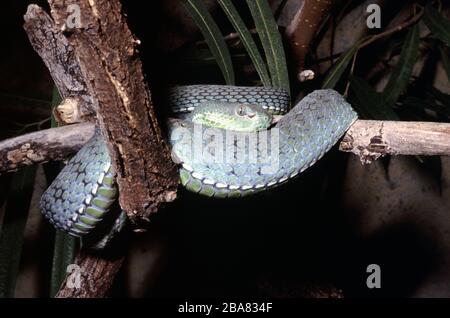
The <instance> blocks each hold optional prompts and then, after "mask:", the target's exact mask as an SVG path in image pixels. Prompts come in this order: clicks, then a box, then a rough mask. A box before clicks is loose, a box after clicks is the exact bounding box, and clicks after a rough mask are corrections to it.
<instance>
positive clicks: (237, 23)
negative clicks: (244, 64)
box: [217, 0, 271, 86]
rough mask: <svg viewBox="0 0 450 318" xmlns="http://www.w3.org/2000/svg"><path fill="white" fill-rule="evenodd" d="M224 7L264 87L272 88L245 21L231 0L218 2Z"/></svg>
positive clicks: (264, 65) (219, 0)
mask: <svg viewBox="0 0 450 318" xmlns="http://www.w3.org/2000/svg"><path fill="white" fill-rule="evenodd" d="M217 1H218V2H219V4H220V6H221V7H222V9H223V11H224V12H225V14H226V15H227V17H228V19H229V20H230V22H231V24H233V27H234V29H235V30H236V32H237V33H238V34H239V37H240V38H241V40H242V43H243V44H244V47H245V49H246V50H247V53H248V55H249V56H250V58H251V60H252V62H253V65H254V66H255V69H256V71H257V72H258V74H259V77H260V78H261V81H262V83H263V85H264V86H271V82H270V77H269V73H268V72H267V67H266V64H265V63H264V61H263V59H262V57H261V54H260V52H259V50H258V47H257V46H256V43H255V41H254V40H253V38H252V35H251V34H250V31H249V30H248V29H247V27H246V26H245V23H244V21H243V20H242V18H241V16H240V15H239V12H238V11H237V10H236V8H235V7H234V5H233V3H232V2H231V0H217Z"/></svg>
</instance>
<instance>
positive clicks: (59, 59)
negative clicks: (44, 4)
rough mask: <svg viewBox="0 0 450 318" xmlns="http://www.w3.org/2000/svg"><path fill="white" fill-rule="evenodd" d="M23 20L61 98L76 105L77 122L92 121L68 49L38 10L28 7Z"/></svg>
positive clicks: (77, 69)
mask: <svg viewBox="0 0 450 318" xmlns="http://www.w3.org/2000/svg"><path fill="white" fill-rule="evenodd" d="M24 20H25V23H24V25H23V27H24V29H25V31H26V33H27V35H28V39H29V40H30V43H31V45H32V46H33V49H34V50H35V51H36V52H37V53H38V54H39V56H40V57H41V58H42V60H43V61H44V63H45V65H46V66H47V68H48V70H49V71H50V74H51V76H52V78H53V80H54V82H55V84H56V87H57V88H58V91H59V93H60V95H61V97H62V98H63V99H66V98H74V99H76V100H77V101H78V103H79V105H78V108H79V110H80V116H79V118H80V121H93V120H95V112H94V109H93V106H92V98H91V96H90V95H89V93H88V91H87V86H86V83H85V80H84V77H83V74H82V73H81V69H80V66H79V64H78V62H77V60H76V57H75V54H74V50H73V48H72V46H71V45H70V44H69V42H68V41H67V39H66V38H65V37H64V35H63V34H62V32H61V31H60V30H57V29H56V27H55V25H54V23H53V20H52V19H51V17H50V16H49V15H48V14H47V13H46V12H45V11H44V10H43V9H42V8H40V7H39V6H37V5H35V4H31V5H29V6H28V9H27V12H26V14H25V15H24Z"/></svg>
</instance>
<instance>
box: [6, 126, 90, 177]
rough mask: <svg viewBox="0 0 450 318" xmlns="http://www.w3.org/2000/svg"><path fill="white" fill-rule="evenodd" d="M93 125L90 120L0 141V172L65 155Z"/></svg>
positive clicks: (78, 145) (74, 149) (77, 147)
mask: <svg viewBox="0 0 450 318" xmlns="http://www.w3.org/2000/svg"><path fill="white" fill-rule="evenodd" d="M94 129H95V127H94V124H93V123H83V124H77V125H73V126H64V127H59V128H53V129H46V130H41V131H38V132H34V133H30V134H26V135H22V136H19V137H16V138H11V139H7V140H5V141H1V142H0V174H2V173H5V172H10V171H15V170H17V169H18V168H21V167H23V166H29V165H33V164H38V163H44V162H47V161H50V160H53V161H60V160H64V159H67V157H68V156H70V155H71V154H73V153H75V152H77V151H78V150H80V148H81V147H82V146H83V145H84V144H85V143H86V142H87V141H88V140H89V139H90V138H91V137H92V136H93V135H94Z"/></svg>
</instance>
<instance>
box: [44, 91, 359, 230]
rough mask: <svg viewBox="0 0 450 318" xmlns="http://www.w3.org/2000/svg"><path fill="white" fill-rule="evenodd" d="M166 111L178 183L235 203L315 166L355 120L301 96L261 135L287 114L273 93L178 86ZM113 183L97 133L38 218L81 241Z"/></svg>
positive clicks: (328, 102) (331, 96)
mask: <svg viewBox="0 0 450 318" xmlns="http://www.w3.org/2000/svg"><path fill="white" fill-rule="evenodd" d="M170 103H171V108H172V110H173V111H174V113H179V114H181V115H182V116H183V119H177V120H172V121H169V133H170V137H171V140H170V143H171V146H172V157H173V159H174V161H176V162H177V163H179V164H180V166H181V167H180V181H181V183H182V184H183V186H185V187H186V188H187V189H188V190H190V191H194V192H197V193H199V194H202V195H207V196H211V197H239V196H244V195H248V194H252V193H255V192H259V191H262V190H266V189H270V188H271V187H275V186H278V185H280V184H282V183H284V182H286V181H287V180H289V179H291V178H293V177H295V176H296V175H298V174H299V173H301V172H302V171H303V170H305V169H306V168H308V167H310V166H311V165H313V164H314V163H315V162H316V161H317V160H319V159H320V158H321V157H322V156H323V155H324V154H325V153H326V152H327V151H328V150H329V149H330V148H331V147H332V146H333V145H334V144H335V143H336V142H337V141H338V140H339V138H341V137H342V135H343V134H344V133H345V131H346V130H347V129H348V128H349V126H350V125H351V124H352V123H353V122H354V121H355V120H356V118H357V115H356V113H355V112H354V111H353V109H352V108H351V106H350V105H349V104H348V103H347V102H346V101H345V100H344V98H343V97H342V96H341V95H340V94H338V93H337V92H335V91H332V90H318V91H314V92H313V93H311V94H310V95H308V96H306V97H305V98H304V99H303V100H302V101H301V102H300V103H298V104H297V105H296V106H295V107H294V108H292V109H291V110H290V111H289V112H288V113H287V114H286V115H284V116H283V117H282V118H281V119H280V120H279V121H278V123H277V124H276V125H275V127H273V128H272V129H269V130H267V128H268V127H269V126H270V124H271V123H270V122H271V119H272V116H271V115H272V114H285V113H286V112H287V111H288V108H289V104H290V101H289V95H288V94H287V93H286V92H284V91H283V90H280V89H275V88H267V87H236V86H219V85H192V86H179V87H176V88H174V89H173V91H172V93H171V96H170ZM249 127H250V128H249ZM114 179H115V174H114V170H113V168H112V166H111V161H110V158H109V155H108V152H107V149H106V145H105V143H104V141H103V139H102V137H101V135H100V134H99V133H98V132H97V133H96V134H95V136H94V137H93V138H92V139H91V140H90V141H89V142H88V143H87V144H86V145H85V146H84V147H83V148H82V149H81V150H80V151H79V152H78V153H77V154H76V155H75V156H74V157H73V158H72V159H71V160H70V161H69V163H68V164H67V165H66V166H65V167H64V169H63V170H62V171H61V172H60V174H59V175H58V176H57V178H56V179H55V180H54V182H53V183H52V184H51V185H50V187H49V188H48V189H47V190H46V192H45V193H44V194H43V195H42V198H41V210H42V212H43V214H44V215H45V216H46V217H47V218H48V219H49V220H50V222H51V223H52V224H54V225H55V227H57V228H58V229H61V230H64V231H66V232H68V233H69V234H71V235H74V236H83V235H85V234H88V233H90V232H92V230H93V229H94V228H95V227H96V225H97V224H98V223H100V222H101V220H102V219H103V218H104V217H105V215H106V214H107V212H108V210H109V209H110V207H111V205H112V204H113V203H114V201H115V200H116V197H117V188H116V186H115V181H114Z"/></svg>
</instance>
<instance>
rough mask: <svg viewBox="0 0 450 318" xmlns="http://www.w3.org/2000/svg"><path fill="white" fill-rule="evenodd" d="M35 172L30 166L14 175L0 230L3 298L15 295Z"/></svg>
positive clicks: (1, 293) (0, 281)
mask: <svg viewBox="0 0 450 318" xmlns="http://www.w3.org/2000/svg"><path fill="white" fill-rule="evenodd" d="M35 175H36V167H35V166H31V167H25V168H23V169H21V170H19V171H18V172H16V173H15V174H14V175H13V177H12V182H11V188H10V191H9V195H8V199H7V202H6V206H5V215H4V219H3V224H2V228H1V233H0V298H5V297H6V298H12V297H14V289H15V287H16V280H17V275H18V272H19V264H20V258H21V255H22V246H23V235H24V230H25V225H26V223H27V219H28V212H29V209H30V202H31V196H32V194H33V188H34V179H35Z"/></svg>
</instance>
